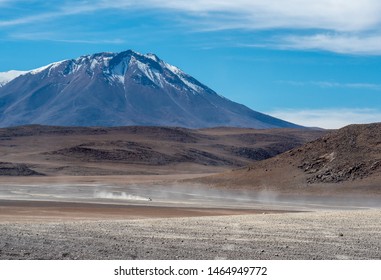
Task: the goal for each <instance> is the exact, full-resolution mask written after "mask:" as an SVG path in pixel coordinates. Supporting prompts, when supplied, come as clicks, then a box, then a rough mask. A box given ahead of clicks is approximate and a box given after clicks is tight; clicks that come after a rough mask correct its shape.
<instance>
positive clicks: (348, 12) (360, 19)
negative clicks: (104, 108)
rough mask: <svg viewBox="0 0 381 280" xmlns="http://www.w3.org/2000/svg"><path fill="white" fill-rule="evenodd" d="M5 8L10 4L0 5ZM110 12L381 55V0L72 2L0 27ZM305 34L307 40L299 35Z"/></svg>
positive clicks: (285, 44) (283, 45)
mask: <svg viewBox="0 0 381 280" xmlns="http://www.w3.org/2000/svg"><path fill="white" fill-rule="evenodd" d="M37 2H38V1H37ZM1 3H9V1H5V0H0V4H1ZM106 10H112V11H114V12H118V13H122V12H123V11H126V10H128V11H131V10H140V11H146V10H151V11H152V10H156V11H166V12H170V13H171V12H172V13H180V15H181V16H179V17H173V18H171V20H173V21H174V22H175V21H177V20H178V19H180V20H179V21H181V24H184V23H186V24H187V25H188V29H192V30H194V31H198V32H205V31H208V32H212V31H218V30H227V29H240V30H244V31H246V32H252V31H253V30H273V31H274V30H275V31H276V32H277V33H278V36H274V37H273V38H271V42H270V43H269V42H268V41H267V42H265V41H259V42H258V41H256V43H255V44H246V46H247V47H256V48H258V47H261V48H278V49H291V50H324V51H330V52H335V53H344V54H360V55H363V54H366V55H381V34H380V33H377V32H375V30H380V27H381V1H379V0H351V1H348V0H320V1H308V3H307V4H306V1H305V0H288V1H286V2H285V1H284V0H267V1H263V0H235V1H216V0H193V1H188V0H146V1H133V0H94V1H74V0H67V1H62V4H60V5H58V4H57V5H51V6H50V10H48V11H45V12H36V10H33V11H30V13H29V14H27V13H26V15H25V16H20V17H13V18H7V19H3V20H0V28H6V27H12V26H20V25H26V24H35V23H37V22H51V21H53V20H54V21H56V20H57V19H59V18H63V17H67V16H74V15H82V14H89V13H95V12H103V11H106ZM37 11H38V9H37ZM323 30H324V32H325V33H323V32H322V31H323ZM301 31H302V32H303V33H304V35H295V34H297V33H300V32H301ZM306 34H307V35H306ZM267 39H268V38H267Z"/></svg>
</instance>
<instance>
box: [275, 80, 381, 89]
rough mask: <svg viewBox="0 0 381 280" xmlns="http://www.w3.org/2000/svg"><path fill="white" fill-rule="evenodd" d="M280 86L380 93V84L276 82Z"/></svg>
mask: <svg viewBox="0 0 381 280" xmlns="http://www.w3.org/2000/svg"><path fill="white" fill-rule="evenodd" d="M277 82H278V83H281V84H288V85H292V86H298V87H304V86H316V87H320V88H349V89H367V90H375V91H381V84H374V83H338V82H331V81H307V82H304V81H277Z"/></svg>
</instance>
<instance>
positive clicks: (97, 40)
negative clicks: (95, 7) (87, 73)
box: [10, 32, 125, 45]
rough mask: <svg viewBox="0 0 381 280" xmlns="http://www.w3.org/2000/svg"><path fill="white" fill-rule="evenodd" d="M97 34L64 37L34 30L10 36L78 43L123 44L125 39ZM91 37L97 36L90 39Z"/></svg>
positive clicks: (29, 39) (31, 39)
mask: <svg viewBox="0 0 381 280" xmlns="http://www.w3.org/2000/svg"><path fill="white" fill-rule="evenodd" d="M96 35H97V34H95V33H92V34H82V38H88V39H78V38H70V39H69V38H66V37H67V36H68V35H67V34H59V33H57V32H54V33H53V32H36V33H14V34H12V35H11V36H10V38H12V39H23V40H28V41H52V42H63V43H78V44H113V45H114V44H115V45H118V44H124V43H125V40H123V39H121V38H114V39H102V36H96ZM93 37H98V38H95V39H92V38H93Z"/></svg>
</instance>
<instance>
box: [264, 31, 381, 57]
mask: <svg viewBox="0 0 381 280" xmlns="http://www.w3.org/2000/svg"><path fill="white" fill-rule="evenodd" d="M270 45H271V44H270ZM272 47H274V48H279V49H295V50H324V51H329V52H336V53H342V54H357V55H381V34H372V35H367V34H359V35H358V34H351V33H335V34H314V35H307V36H295V35H288V36H283V37H279V38H277V39H276V42H275V43H274V44H272Z"/></svg>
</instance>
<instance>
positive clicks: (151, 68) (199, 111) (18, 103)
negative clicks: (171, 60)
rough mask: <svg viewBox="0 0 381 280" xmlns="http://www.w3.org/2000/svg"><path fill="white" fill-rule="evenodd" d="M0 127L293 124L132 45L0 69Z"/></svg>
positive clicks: (293, 125)
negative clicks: (31, 66) (33, 65)
mask: <svg viewBox="0 0 381 280" xmlns="http://www.w3.org/2000/svg"><path fill="white" fill-rule="evenodd" d="M0 112H1V113H0V127H8V126H15V125H23V124H44V125H61V126H63V125H66V126H126V125H145V126H148V125H150V126H181V127H188V128H202V127H217V126H234V127H250V128H276V127H297V125H295V124H292V123H289V122H286V121H282V120H280V119H276V118H273V117H270V116H268V115H265V114H262V113H259V112H256V111H253V110H251V109H249V108H248V107H245V106H244V105H241V104H238V103H235V102H232V101H230V100H228V99H226V98H224V97H222V96H220V95H218V94H217V93H216V92H214V91H213V90H211V89H210V88H208V87H207V86H205V85H203V84H201V83H200V82H199V81H197V80H196V79H194V78H193V77H191V76H190V75H187V74H186V73H184V72H183V71H181V70H180V69H179V68H177V67H175V66H172V65H170V64H168V63H166V62H164V61H163V60H161V59H159V58H158V57H157V56H156V55H154V54H146V55H143V54H139V53H137V52H134V51H132V50H128V51H124V52H120V53H98V54H93V55H87V56H81V57H79V58H77V59H70V60H64V61H61V62H56V63H52V64H49V65H47V66H44V67H41V68H38V69H35V70H31V71H9V72H4V73H0Z"/></svg>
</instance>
